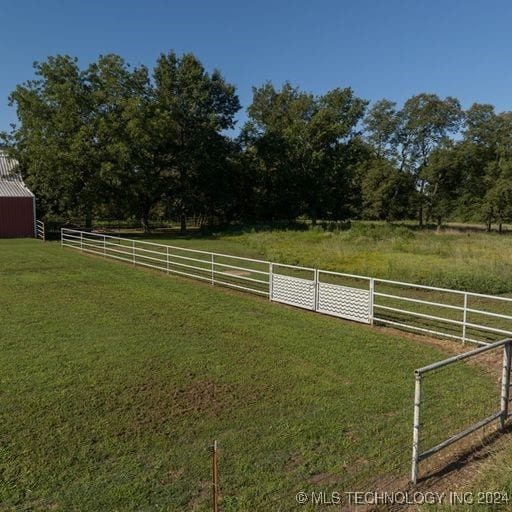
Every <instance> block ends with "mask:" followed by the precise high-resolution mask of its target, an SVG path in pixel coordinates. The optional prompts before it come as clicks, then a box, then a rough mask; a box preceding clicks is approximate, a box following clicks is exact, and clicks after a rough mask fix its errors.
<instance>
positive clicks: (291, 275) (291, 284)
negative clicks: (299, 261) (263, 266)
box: [270, 264, 316, 311]
mask: <svg viewBox="0 0 512 512" xmlns="http://www.w3.org/2000/svg"><path fill="white" fill-rule="evenodd" d="M276 271H280V272H287V274H282V273H278V272H276ZM299 276H300V277H299ZM308 277H309V279H308ZM270 300H273V301H275V302H282V303H284V304H289V305H290V306H297V307H299V308H304V309H311V310H313V311H314V310H315V309H316V271H315V270H314V269H311V268H306V267H294V266H292V265H281V264H279V265H277V264H273V269H272V273H271V287H270Z"/></svg>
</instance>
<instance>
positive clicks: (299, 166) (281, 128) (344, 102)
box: [242, 83, 367, 223]
mask: <svg viewBox="0 0 512 512" xmlns="http://www.w3.org/2000/svg"><path fill="white" fill-rule="evenodd" d="M366 104H367V102H366V101H365V100H362V99H360V98H357V97H356V96H355V95H354V93H353V91H352V90H351V89H349V88H347V89H333V90H332V91H329V92H327V93H326V94H324V95H322V96H313V95H312V94H308V93H305V92H303V91H301V90H300V89H299V88H297V87H293V86H292V85H290V84H289V83H285V84H284V85H283V86H282V88H281V90H276V89H275V87H274V86H273V85H272V84H271V83H266V84H264V85H263V86H262V87H260V88H254V89H253V101H252V104H251V105H250V107H249V109H248V113H249V121H248V123H247V124H246V126H245V127H244V131H243V134H242V139H243V140H244V142H245V145H246V148H247V151H248V152H249V153H250V154H252V156H253V159H254V160H253V161H254V164H255V169H256V170H257V171H256V172H257V174H258V176H259V191H260V194H261V199H262V202H263V204H264V205H265V208H264V214H266V215H265V216H266V217H268V218H271V219H272V218H285V219H293V218H295V217H296V216H297V215H299V214H306V215H307V216H309V217H310V218H311V219H312V221H313V223H315V222H316V220H317V219H318V218H321V217H324V218H341V217H344V216H346V215H347V214H348V212H349V210H350V203H351V201H352V192H353V172H352V168H353V167H354V166H355V164H356V163H357V161H358V158H359V153H360V149H361V144H360V141H358V132H357V125H358V122H359V121H360V120H361V118H362V116H363V114H364V111H365V107H366Z"/></svg>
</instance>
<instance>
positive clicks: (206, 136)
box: [151, 52, 240, 232]
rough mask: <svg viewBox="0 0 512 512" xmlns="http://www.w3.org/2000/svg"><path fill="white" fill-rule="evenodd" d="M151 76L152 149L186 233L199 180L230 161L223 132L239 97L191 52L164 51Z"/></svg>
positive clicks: (227, 126)
mask: <svg viewBox="0 0 512 512" xmlns="http://www.w3.org/2000/svg"><path fill="white" fill-rule="evenodd" d="M153 76H154V91H153V101H154V110H153V112H152V121H151V122H152V123H153V124H154V132H153V136H154V143H155V144H156V145H157V146H158V147H157V148H155V149H154V151H155V152H156V153H157V154H159V155H160V161H161V164H162V165H164V166H165V167H166V169H167V172H168V174H169V181H170V188H169V196H170V199H171V200H172V202H173V206H174V208H175V211H176V212H177V213H178V215H179V217H180V222H181V230H182V232H184V231H186V218H187V214H189V213H190V212H191V211H192V210H193V208H194V205H197V201H196V200H195V198H197V197H198V196H200V194H201V190H199V189H198V184H200V183H202V184H205V175H208V174H209V173H210V170H211V169H212V168H216V169H219V168H220V166H221V165H222V163H224V162H226V158H227V156H228V153H229V152H227V151H226V148H227V145H226V142H227V141H226V138H225V136H224V135H223V131H224V130H227V129H230V128H233V127H234V123H235V119H234V116H235V114H236V112H237V111H238V110H239V109H240V102H239V99H238V96H237V95H236V93H235V87H234V86H233V85H231V84H229V83H227V82H226V81H225V80H224V78H223V77H222V75H221V74H220V72H219V71H218V70H214V71H213V72H212V73H211V74H209V73H207V72H206V71H205V70H204V68H203V66H202V64H201V63H200V62H199V60H198V59H197V58H196V57H195V56H194V55H192V54H185V55H183V56H182V57H178V56H177V55H176V54H175V53H174V52H170V53H169V54H165V55H164V54H162V55H161V56H160V58H159V59H158V62H157V64H156V67H155V69H154V73H153ZM213 180H215V177H213ZM207 186H208V187H216V186H217V184H216V183H215V181H213V182H210V183H208V185H207Z"/></svg>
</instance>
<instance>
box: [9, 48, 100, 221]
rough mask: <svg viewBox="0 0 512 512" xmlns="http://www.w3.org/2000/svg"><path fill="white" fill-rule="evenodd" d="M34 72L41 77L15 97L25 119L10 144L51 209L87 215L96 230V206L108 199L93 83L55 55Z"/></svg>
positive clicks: (73, 62)
mask: <svg viewBox="0 0 512 512" xmlns="http://www.w3.org/2000/svg"><path fill="white" fill-rule="evenodd" d="M34 68H35V73H36V76H37V78H36V79H35V80H30V81H28V82H26V83H25V84H23V85H19V86H17V87H16V89H15V90H14V92H13V93H12V94H11V95H10V97H9V103H10V105H16V110H17V114H18V118H19V120H20V126H19V128H15V129H14V130H13V131H12V132H11V134H10V135H9V137H8V141H9V145H10V147H11V150H13V149H14V150H13V156H15V157H17V158H18V160H19V161H20V165H21V169H22V172H23V174H24V176H25V179H26V181H27V183H28V185H29V186H31V187H32V188H33V189H34V190H35V191H37V193H38V195H40V196H41V197H42V198H43V199H44V201H45V203H46V205H47V207H48V208H49V209H51V210H53V211H56V212H65V213H67V214H68V215H84V216H85V219H86V227H90V225H91V219H92V213H93V211H94V208H95V207H96V206H97V205H98V204H99V203H101V201H103V199H104V187H103V183H102V180H101V175H100V172H99V169H100V165H101V151H99V150H98V140H97V137H96V133H95V123H94V114H95V107H94V99H93V94H92V89H91V86H90V83H89V81H88V79H87V75H86V73H85V72H83V71H81V70H80V69H79V68H78V65H77V60H76V59H73V58H71V57H69V56H57V57H50V58H49V59H48V61H46V62H42V63H41V62H36V63H35V64H34Z"/></svg>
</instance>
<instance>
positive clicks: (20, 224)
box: [0, 197, 34, 237]
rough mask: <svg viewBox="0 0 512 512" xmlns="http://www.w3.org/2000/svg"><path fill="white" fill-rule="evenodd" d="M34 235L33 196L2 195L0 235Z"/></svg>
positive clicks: (0, 201)
mask: <svg viewBox="0 0 512 512" xmlns="http://www.w3.org/2000/svg"><path fill="white" fill-rule="evenodd" d="M33 236H34V200H33V198H32V197H0V237H33Z"/></svg>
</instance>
